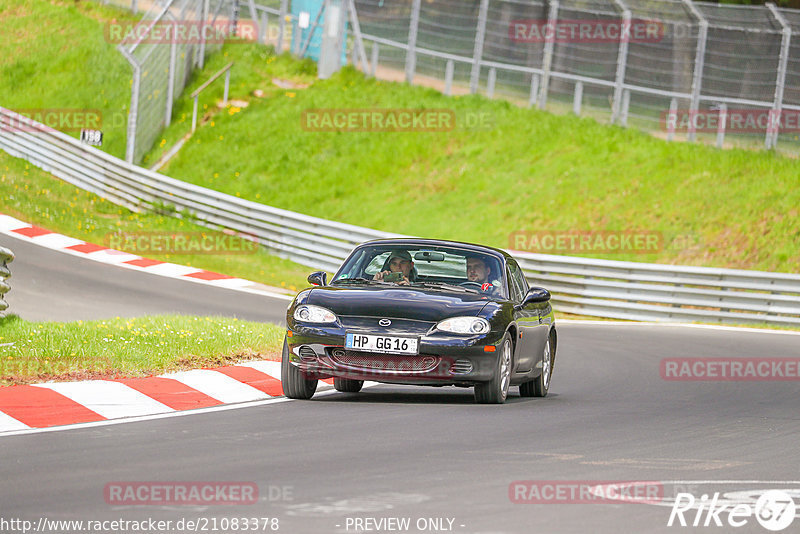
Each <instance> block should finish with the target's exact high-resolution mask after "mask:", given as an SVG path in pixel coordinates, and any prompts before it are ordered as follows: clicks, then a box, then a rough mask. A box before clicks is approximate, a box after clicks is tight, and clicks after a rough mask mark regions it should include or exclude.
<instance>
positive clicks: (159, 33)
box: [106, 0, 251, 163]
mask: <svg viewBox="0 0 800 534" xmlns="http://www.w3.org/2000/svg"><path fill="white" fill-rule="evenodd" d="M106 3H112V4H114V5H117V6H119V7H124V8H127V9H131V10H132V11H136V10H137V9H139V10H142V12H143V15H142V19H141V20H140V21H139V23H138V24H137V25H135V26H129V25H126V24H124V23H120V24H118V27H111V28H109V30H108V35H109V36H111V39H112V40H117V41H118V42H117V49H118V50H119V51H120V53H122V55H123V56H125V58H126V59H127V60H128V63H130V65H131V70H132V80H131V106H130V112H129V114H128V131H127V145H126V150H125V159H126V161H128V162H129V163H139V162H140V161H141V160H142V157H143V156H144V155H145V153H147V152H148V151H149V150H150V149H151V148H152V146H153V143H154V142H155V140H156V139H157V138H158V136H159V134H160V133H161V131H162V130H163V129H164V128H165V127H166V126H169V124H170V121H171V117H172V106H173V103H174V102H175V100H176V99H177V98H178V97H179V96H180V94H181V92H182V91H183V89H184V88H185V87H186V85H187V83H188V82H189V79H190V76H191V73H192V70H193V69H195V68H202V67H203V62H204V61H205V57H206V55H208V54H210V53H213V52H215V51H217V50H219V49H220V48H221V47H222V44H223V42H224V40H225V39H226V38H228V37H230V36H231V35H232V33H233V31H234V27H238V26H239V25H241V24H242V23H243V21H242V20H240V17H241V13H240V5H239V4H240V3H239V2H238V1H237V0H160V1H152V2H151V1H149V0H108V2H106ZM244 22H245V23H246V21H244ZM112 24H113V23H112ZM245 27H251V26H245Z"/></svg>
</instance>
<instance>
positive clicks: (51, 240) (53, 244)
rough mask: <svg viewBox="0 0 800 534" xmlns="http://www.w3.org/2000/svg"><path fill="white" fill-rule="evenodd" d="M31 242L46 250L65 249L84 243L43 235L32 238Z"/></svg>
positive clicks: (67, 238) (56, 235) (58, 236)
mask: <svg viewBox="0 0 800 534" xmlns="http://www.w3.org/2000/svg"><path fill="white" fill-rule="evenodd" d="M31 241H33V242H34V243H36V244H37V245H42V246H43V247H47V248H67V247H72V246H75V245H82V244H83V243H85V241H81V240H80V239H75V238H74V237H67V236H65V235H61V234H44V235H40V236H37V237H34V238H32V239H31Z"/></svg>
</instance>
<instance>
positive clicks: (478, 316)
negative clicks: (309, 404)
mask: <svg viewBox="0 0 800 534" xmlns="http://www.w3.org/2000/svg"><path fill="white" fill-rule="evenodd" d="M326 278H327V275H326V273H325V272H322V271H320V272H315V273H313V274H311V275H310V276H309V277H308V281H309V283H311V284H312V285H313V286H315V287H311V288H308V289H305V290H303V291H301V292H300V293H299V294H298V295H297V296H296V297H295V299H294V301H293V302H292V303H291V305H290V306H289V309H288V311H287V315H286V323H287V325H288V329H287V332H286V338H285V340H284V344H283V358H282V364H281V374H282V382H283V389H284V393H285V394H286V396H287V397H290V398H293V399H309V398H311V396H312V395H313V394H314V392H315V391H316V388H317V381H318V380H319V379H324V378H330V377H333V384H334V387H335V388H336V389H337V390H339V391H346V392H353V393H354V392H358V391H360V390H361V387H362V386H363V384H364V380H373V381H376V382H385V383H392V384H415V385H427V386H446V385H453V386H462V387H473V386H474V388H475V399H476V401H477V402H479V403H503V402H505V400H506V397H507V395H508V389H509V386H516V385H518V386H519V391H520V394H521V395H522V396H523V397H533V396H536V397H544V396H545V395H547V391H548V389H549V387H550V377H551V375H552V373H553V364H554V362H555V356H556V341H557V337H556V328H555V320H554V315H553V309H552V307H551V306H550V293H549V292H548V291H547V290H546V289H543V288H539V287H534V288H529V287H528V283H527V281H526V280H525V277H524V275H523V273H522V270H521V269H520V267H519V265H518V264H517V262H516V260H514V258H513V257H512V256H511V255H509V254H508V253H506V252H504V251H502V250H498V249H494V248H490V247H484V246H479V245H471V244H467V243H457V242H452V241H439V240H430V239H383V240H377V241H370V242H368V243H364V244H362V245H359V246H358V247H356V248H355V249H354V250H353V252H352V253H351V254H350V256H349V257H348V258H347V259H346V260H345V261H344V263H343V264H342V266H341V267H340V268H339V271H338V272H337V273H336V275H335V276H334V277H333V279H332V280H331V282H330V283H328V282H327V279H326Z"/></svg>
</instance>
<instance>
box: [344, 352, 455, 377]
mask: <svg viewBox="0 0 800 534" xmlns="http://www.w3.org/2000/svg"><path fill="white" fill-rule="evenodd" d="M331 358H332V359H333V360H334V361H335V362H337V363H339V364H341V365H346V366H347V367H352V368H356V369H368V370H370V371H390V372H396V373H421V372H425V371H430V370H431V369H434V368H435V367H436V366H437V365H438V364H439V358H438V357H437V356H431V355H430V354H419V355H413V354H409V355H407V356H404V355H398V354H379V353H373V352H355V351H349V350H348V351H341V350H337V351H335V352H334V353H331Z"/></svg>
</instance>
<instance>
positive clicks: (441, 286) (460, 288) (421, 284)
mask: <svg viewBox="0 0 800 534" xmlns="http://www.w3.org/2000/svg"><path fill="white" fill-rule="evenodd" d="M411 285H412V286H414V287H429V288H431V289H448V290H450V289H456V290H458V291H464V292H465V293H477V294H480V291H478V290H477V289H470V288H468V287H463V286H457V285H455V284H448V283H446V282H414V283H413V284H411Z"/></svg>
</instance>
